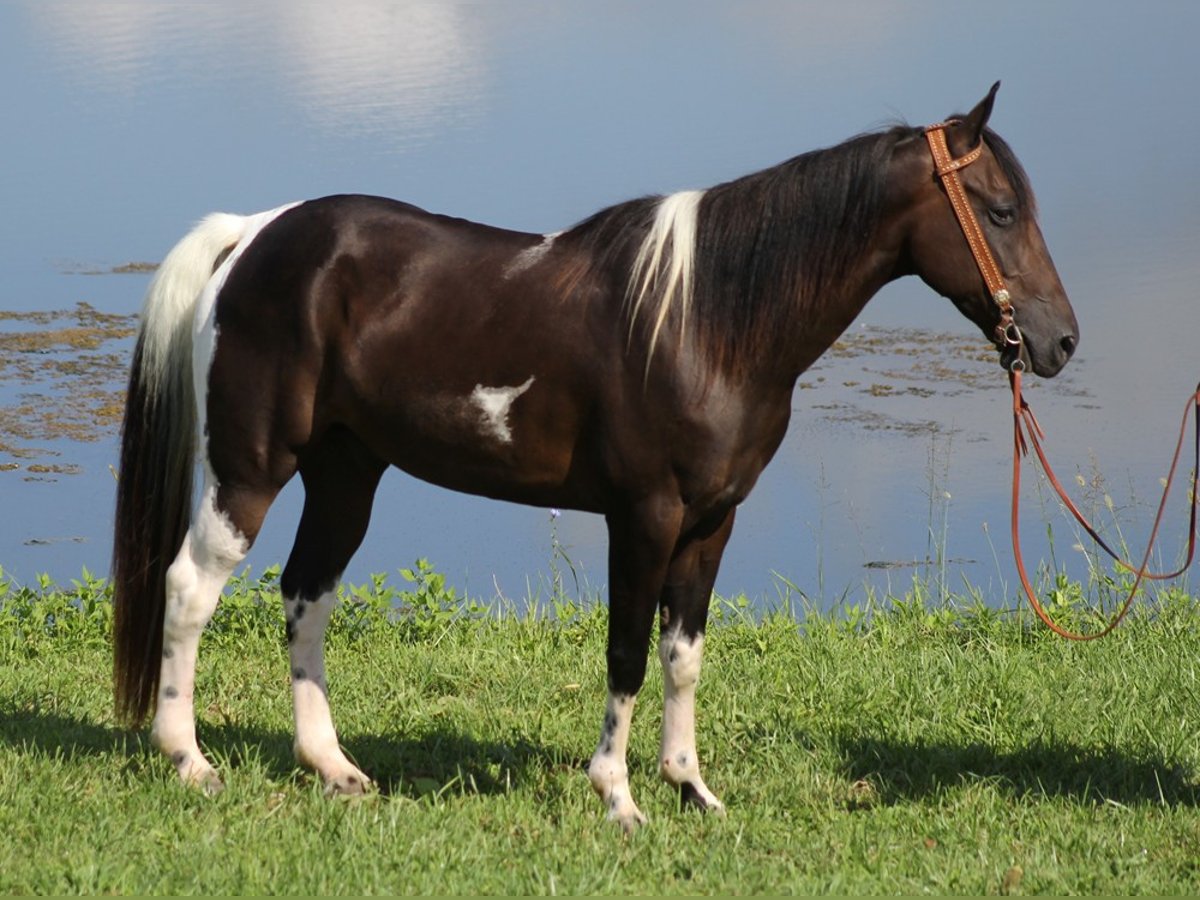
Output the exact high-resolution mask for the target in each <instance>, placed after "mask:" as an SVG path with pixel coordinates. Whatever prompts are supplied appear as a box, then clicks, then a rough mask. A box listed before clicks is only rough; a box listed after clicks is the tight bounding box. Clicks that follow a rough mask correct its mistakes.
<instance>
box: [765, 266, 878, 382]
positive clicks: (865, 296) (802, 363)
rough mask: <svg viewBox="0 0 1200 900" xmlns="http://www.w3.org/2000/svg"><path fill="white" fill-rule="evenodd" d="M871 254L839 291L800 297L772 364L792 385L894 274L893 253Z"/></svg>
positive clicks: (843, 283)
mask: <svg viewBox="0 0 1200 900" xmlns="http://www.w3.org/2000/svg"><path fill="white" fill-rule="evenodd" d="M871 256H872V258H871V259H870V260H864V264H863V265H862V266H861V267H859V269H858V270H856V271H854V272H850V273H847V275H846V277H845V278H844V279H843V280H842V282H841V284H840V285H839V286H838V289H837V290H836V291H834V292H826V293H825V294H824V295H823V296H820V297H801V298H799V299H798V301H797V302H798V304H799V310H798V314H797V315H796V316H794V317H793V318H792V322H793V323H794V325H793V328H792V329H791V330H792V331H793V333H792V334H788V335H784V336H781V338H782V339H781V342H780V347H781V352H780V360H779V362H780V363H781V365H778V366H777V367H774V366H773V368H777V370H778V376H779V377H780V378H783V379H785V380H786V381H787V383H788V385H789V386H791V385H793V384H795V381H796V379H797V378H799V377H800V375H801V374H802V373H803V372H804V371H805V370H806V369H808V368H809V367H810V366H811V365H812V364H813V363H814V362H816V361H817V359H818V358H819V357H820V356H821V355H822V354H823V353H824V352H825V351H826V350H828V349H829V348H830V347H832V346H833V344H834V343H835V342H836V341H837V339H838V338H839V337H841V336H842V334H843V333H844V332H845V331H846V329H847V328H849V327H850V325H851V323H853V321H854V320H855V319H856V318H857V317H858V315H859V313H861V312H862V311H863V309H864V308H865V307H866V305H867V303H868V302H869V301H870V299H871V298H872V297H874V296H875V295H876V294H877V293H879V290H880V289H881V288H882V287H883V286H884V285H885V284H887V283H888V282H889V281H892V280H893V279H894V278H895V271H894V269H895V259H894V257H892V256H891V255H889V254H886V253H882V252H876V253H873V254H872V255H871ZM764 362H765V364H767V365H771V363H770V362H769V361H764Z"/></svg>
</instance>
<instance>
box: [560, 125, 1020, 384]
mask: <svg viewBox="0 0 1200 900" xmlns="http://www.w3.org/2000/svg"><path fill="white" fill-rule="evenodd" d="M920 133H921V129H919V128H913V127H911V126H908V125H896V126H893V127H891V128H889V129H887V130H885V131H880V132H874V133H870V134H864V135H859V136H857V137H854V138H851V139H850V140H847V141H845V142H843V143H841V144H838V145H837V146H834V147H830V148H827V149H823V150H815V151H812V152H809V153H804V154H801V155H800V156H796V157H793V158H792V159H789V160H786V161H785V162H782V163H780V164H779V165H776V166H773V167H771V168H769V169H764V170H762V171H760V172H755V173H752V174H750V175H745V176H743V177H741V178H737V179H734V180H732V181H728V182H725V183H723V184H719V185H716V186H715V187H711V188H709V189H707V190H704V191H683V192H680V193H676V194H670V195H668V196H665V197H663V196H651V197H643V198H640V199H637V200H630V201H627V202H625V203H620V204H617V205H616V206H612V207H609V208H607V209H604V210H601V211H599V212H598V213H596V214H594V215H593V216H591V217H590V218H588V219H586V220H584V221H583V222H581V223H579V224H578V225H576V226H575V227H574V228H573V229H571V232H570V233H571V234H573V235H575V236H577V237H579V238H580V239H581V240H582V241H583V242H584V245H585V246H586V247H587V249H588V251H589V252H588V254H587V255H588V257H589V258H590V259H591V266H592V268H593V270H597V271H598V270H604V271H611V270H610V269H609V267H610V266H617V267H618V268H620V269H623V270H624V271H626V272H628V275H627V278H626V281H625V291H626V301H627V303H626V308H627V314H628V316H629V327H630V329H631V333H632V330H633V329H634V328H636V327H639V326H640V327H644V328H646V329H647V336H648V354H652V353H653V351H654V348H655V345H656V343H657V342H658V340H659V338H660V336H661V332H662V331H663V329H664V327H668V328H670V329H671V330H677V331H678V333H679V334H680V335H683V334H685V333H686V332H687V326H688V324H689V323H690V324H691V326H692V328H694V330H695V334H696V335H697V337H698V339H699V342H700V345H701V347H702V348H703V351H704V352H706V354H707V355H708V356H709V358H710V359H711V360H712V362H713V363H714V364H716V365H720V366H722V367H724V368H726V369H733V370H736V369H738V368H740V366H739V362H740V361H741V360H745V359H750V358H753V357H755V356H760V355H762V354H764V353H770V352H774V351H775V349H776V347H775V341H776V340H777V338H778V336H780V335H784V334H795V333H796V332H795V331H794V329H793V327H792V326H793V325H794V324H795V320H796V319H797V318H800V319H803V318H804V316H805V313H806V311H807V310H809V309H811V308H812V307H811V305H812V304H814V303H828V302H835V301H836V299H837V298H838V296H839V291H840V287H841V282H842V280H843V279H844V277H845V276H846V275H847V274H848V273H849V272H850V271H851V270H852V268H853V267H854V265H855V264H856V263H857V261H858V260H859V259H860V258H861V256H862V255H863V254H864V253H865V252H866V251H867V250H868V248H869V245H870V242H871V240H872V239H873V237H874V233H875V229H876V226H877V225H878V224H879V221H880V217H881V203H882V198H883V193H884V187H885V181H886V175H887V172H888V166H887V163H888V161H889V159H890V157H891V154H892V151H893V149H894V148H895V146H896V145H897V144H898V143H900V142H901V141H902V140H905V139H909V138H913V137H915V136H918V135H920ZM985 140H986V141H987V143H988V146H989V147H990V149H991V150H992V152H993V153H994V154H995V156H996V158H997V161H998V163H999V164H1000V166H1001V168H1002V170H1003V171H1004V173H1005V175H1006V176H1007V177H1008V180H1009V183H1010V184H1011V185H1012V187H1013V190H1014V192H1015V193H1016V195H1017V200H1018V203H1020V204H1021V205H1023V206H1028V207H1029V208H1030V209H1032V207H1033V196H1032V192H1031V191H1030V188H1029V181H1028V178H1027V177H1026V175H1025V173H1024V171H1023V169H1022V168H1021V165H1020V163H1019V162H1018V161H1017V159H1016V157H1015V155H1014V154H1013V153H1012V150H1011V149H1010V148H1009V146H1008V145H1007V144H1006V143H1005V142H1004V141H1003V140H1002V139H1001V138H1000V137H999V136H998V135H996V134H995V133H994V132H992V131H990V130H986V129H985ZM668 322H671V323H672V324H671V325H669V326H668ZM647 364H649V363H648V361H647Z"/></svg>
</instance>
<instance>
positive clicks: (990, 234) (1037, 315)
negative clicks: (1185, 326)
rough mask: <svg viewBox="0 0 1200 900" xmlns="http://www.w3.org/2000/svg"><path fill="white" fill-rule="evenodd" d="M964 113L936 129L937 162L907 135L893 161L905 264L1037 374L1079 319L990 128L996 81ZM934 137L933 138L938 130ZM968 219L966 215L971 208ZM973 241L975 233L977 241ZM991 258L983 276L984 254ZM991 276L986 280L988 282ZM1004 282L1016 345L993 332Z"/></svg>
mask: <svg viewBox="0 0 1200 900" xmlns="http://www.w3.org/2000/svg"><path fill="white" fill-rule="evenodd" d="M998 87H999V83H997V84H996V85H994V86H993V87H992V89H991V91H990V92H989V93H988V95H987V96H986V97H985V98H984V99H983V100H982V101H980V103H979V105H978V106H976V107H975V108H974V109H973V110H971V112H970V113H968V114H967V115H965V116H958V117H955V118H953V119H951V120H949V121H948V122H947V123H946V124H945V125H944V127H942V128H941V129H940V130H941V132H942V134H944V136H945V146H946V148H947V150H948V157H947V158H946V159H943V161H942V165H941V166H939V165H938V163H936V162H935V159H934V152H935V151H933V143H934V141H932V140H931V141H929V142H928V143H927V142H926V140H925V139H924V138H922V139H920V140H915V141H911V142H908V143H907V148H906V149H905V150H903V151H898V154H897V158H896V160H895V162H896V163H898V164H899V165H900V166H901V167H902V170H903V171H904V172H906V173H907V175H908V176H909V177H911V179H912V180H911V181H909V180H908V179H905V181H907V183H908V184H909V185H915V187H913V190H914V191H915V196H914V195H912V194H909V195H908V198H907V202H908V210H909V213H910V215H911V219H910V220H909V227H908V229H907V234H908V240H907V247H908V260H907V261H908V265H909V266H910V267H911V270H912V271H913V272H915V273H916V274H918V275H920V276H921V278H922V279H923V280H924V281H925V283H926V284H928V285H929V286H930V287H932V288H933V289H934V290H936V291H937V292H938V293H940V294H942V295H943V296H945V297H949V298H950V300H952V301H953V302H954V305H955V306H957V307H958V309H959V311H960V312H961V313H962V314H963V315H965V316H966V317H967V318H968V319H970V320H971V321H972V322H974V323H975V324H976V325H978V326H979V327H980V328H981V329H982V330H983V333H984V334H985V335H987V336H988V337H989V338H990V339H992V340H993V341H995V342H996V343H997V345H998V347H999V348H1000V351H1001V362H1002V364H1004V365H1005V366H1008V365H1010V364H1011V363H1012V361H1013V358H1014V357H1015V355H1016V351H1015V350H1014V347H1016V346H1019V348H1020V355H1021V360H1022V362H1023V363H1024V365H1025V366H1026V367H1028V368H1031V369H1032V370H1033V371H1034V372H1036V373H1037V374H1038V375H1043V376H1047V377H1048V376H1051V375H1055V374H1057V373H1058V371H1059V370H1060V369H1062V367H1063V366H1064V365H1066V363H1067V360H1068V359H1070V358H1071V354H1072V353H1074V352H1075V347H1076V345H1077V344H1078V343H1079V325H1078V323H1077V322H1076V321H1075V313H1074V311H1073V310H1072V309H1071V304H1070V302H1069V301H1068V300H1067V294H1066V291H1065V290H1064V289H1063V286H1062V282H1061V281H1060V280H1059V277H1058V272H1057V271H1055V268H1054V262H1053V261H1052V260H1051V259H1050V253H1049V251H1048V250H1047V249H1046V242H1045V240H1044V239H1043V238H1042V232H1041V229H1040V228H1039V227H1038V223H1037V208H1036V204H1035V202H1034V198H1033V191H1032V190H1031V189H1030V187H1029V181H1028V179H1027V178H1026V176H1025V172H1024V170H1023V169H1022V168H1021V165H1020V163H1019V162H1017V159H1016V157H1015V156H1014V155H1013V153H1012V151H1011V150H1010V149H1009V147H1008V145H1007V144H1006V143H1004V141H1003V140H1001V138H1000V137H999V136H998V135H996V134H995V132H993V131H991V130H990V129H988V128H987V127H986V126H987V120H988V116H989V115H990V114H991V111H992V103H993V101H994V100H995V96H996V89H997V88H998ZM939 140H940V138H939ZM939 168H941V170H942V172H945V173H947V174H949V172H948V171H947V170H952V171H953V173H954V177H956V178H957V179H958V181H959V183H960V184H961V186H962V195H961V196H962V198H963V200H964V201H965V204H966V205H967V206H968V207H969V209H970V211H971V212H973V214H974V220H975V221H976V222H977V223H978V226H977V231H976V237H977V238H979V239H981V240H982V243H983V244H984V245H985V249H984V250H982V251H980V250H979V249H978V248H976V249H975V250H974V251H973V249H972V247H971V245H970V244H969V242H968V241H969V239H968V236H967V235H968V233H969V232H970V231H971V224H970V223H969V222H963V221H960V215H958V214H956V212H955V209H954V207H953V205H952V194H953V193H954V191H955V190H956V188H955V186H954V185H952V184H949V183H947V182H946V181H944V180H943V178H942V177H939V174H938V169H939ZM966 218H968V219H969V218H970V216H969V215H967V216H966ZM977 242H978V241H977ZM989 250H990V256H991V257H992V258H993V259H994V268H995V272H994V274H993V275H992V276H991V277H990V278H989V276H988V275H986V274H984V272H985V271H986V270H987V268H988V264H987V260H986V257H987V256H988V255H989V253H988V251H989ZM989 282H990V283H989ZM1000 287H1002V288H1004V289H1005V290H1007V295H1008V302H1009V303H1011V315H1012V321H1013V322H1015V324H1016V326H1017V329H1019V332H1017V331H1013V330H1012V329H1011V328H1010V329H1009V330H1008V333H1009V336H1010V339H1011V338H1012V337H1013V336H1015V335H1016V334H1018V333H1019V335H1020V337H1021V338H1022V340H1021V342H1020V344H1019V345H1016V344H1012V343H1006V342H1005V341H1004V340H1003V338H1002V337H1001V336H999V335H998V334H997V328H998V327H999V328H1001V329H1003V328H1004V326H1005V325H1006V324H1007V320H1004V319H1003V315H1004V307H1005V302H1004V296H1003V295H1001V296H1000V302H997V298H996V296H995V295H996V294H997V293H998V288H1000Z"/></svg>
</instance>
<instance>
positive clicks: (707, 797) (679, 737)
mask: <svg viewBox="0 0 1200 900" xmlns="http://www.w3.org/2000/svg"><path fill="white" fill-rule="evenodd" d="M734 512H735V511H734V510H732V509H731V510H729V512H728V513H727V514H725V516H724V517H723V518H720V519H716V520H715V521H716V522H717V525H716V527H715V528H713V529H711V530H708V531H702V532H700V533H699V534H698V535H695V536H690V537H688V538H685V539H684V541H683V542H681V544H680V547H679V548H678V549H677V551H676V554H675V557H674V559H672V560H671V566H670V569H669V570H668V572H667V578H666V583H665V584H664V585H663V592H662V600H661V610H660V631H659V642H658V657H659V660H660V661H661V662H662V670H663V719H662V748H661V750H660V752H659V755H658V771H659V774H661V775H662V777H663V779H664V780H666V781H667V783H668V784H671V785H674V786H675V787H677V788H678V789H679V800H680V803H681V804H683V805H692V806H696V807H698V808H699V809H702V810H705V811H708V812H714V813H718V814H724V812H725V807H724V805H723V804H722V803H721V801H720V800H718V799H717V798H716V796H715V795H714V794H713V793H712V791H710V790H709V789H708V786H707V785H705V783H704V779H703V778H701V777H700V757H699V755H698V754H697V752H696V685H697V683H698V682H699V680H700V662H701V658H702V657H703V655H704V627H705V624H706V622H707V620H708V604H709V599H710V598H711V596H712V589H713V584H714V582H715V581H716V577H717V569H718V567H719V566H720V564H721V554H722V553H723V552H724V550H725V544H726V543H727V542H728V541H729V535H730V533H731V532H732V531H733V519H734Z"/></svg>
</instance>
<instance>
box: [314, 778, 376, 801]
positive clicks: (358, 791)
mask: <svg viewBox="0 0 1200 900" xmlns="http://www.w3.org/2000/svg"><path fill="white" fill-rule="evenodd" d="M374 787H375V783H374V782H373V781H371V779H370V778H368V777H367V776H366V775H364V774H363V773H362V772H347V773H345V774H343V775H339V776H337V777H336V778H330V779H327V780H326V781H325V796H326V797H362V796H363V795H365V794H369V793H370V792H371V791H372V789H373V788H374Z"/></svg>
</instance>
